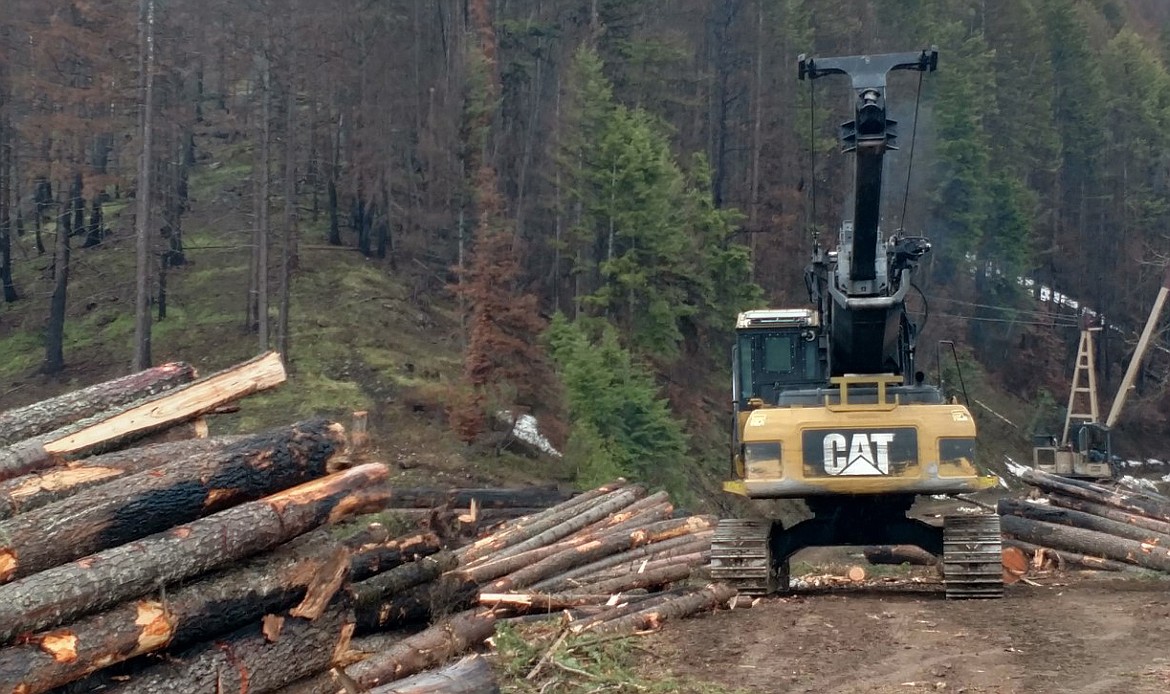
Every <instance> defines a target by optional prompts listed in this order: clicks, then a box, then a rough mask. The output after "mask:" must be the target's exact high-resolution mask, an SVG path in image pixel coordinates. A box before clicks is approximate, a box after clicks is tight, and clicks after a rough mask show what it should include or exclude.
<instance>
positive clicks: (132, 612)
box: [0, 531, 349, 694]
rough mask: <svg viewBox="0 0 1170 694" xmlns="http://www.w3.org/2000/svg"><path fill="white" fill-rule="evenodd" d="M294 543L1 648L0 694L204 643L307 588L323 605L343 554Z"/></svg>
mask: <svg viewBox="0 0 1170 694" xmlns="http://www.w3.org/2000/svg"><path fill="white" fill-rule="evenodd" d="M301 540H303V541H298V542H296V543H290V544H289V545H285V546H283V547H281V548H279V549H277V550H276V551H274V552H272V553H269V554H263V555H259V556H258V557H256V558H254V559H252V560H250V561H248V562H246V563H245V564H244V565H242V566H240V567H237V568H234V569H228V570H225V571H221V572H219V573H217V574H214V575H212V576H210V577H208V578H204V579H201V580H199V581H197V582H195V583H192V584H190V585H187V586H183V587H182V588H179V589H178V590H175V591H173V592H168V593H167V595H166V597H165V598H162V597H160V598H157V599H156V598H143V599H140V600H137V601H134V602H131V603H124V604H122V605H119V606H117V607H114V608H113V609H111V610H108V611H106V612H102V613H100V614H97V615H93V616H91V617H87V618H85V619H82V620H81V621H78V622H75V623H73V624H69V625H65V626H62V627H60V628H57V629H53V630H51V631H47V632H42V633H39V634H35V635H33V636H29V637H25V638H23V639H21V643H19V644H17V645H14V646H11V647H9V648H3V649H0V691H13V690H14V689H15V688H17V686H18V685H19V686H20V687H23V689H21V690H20V691H21V692H22V694H39V693H40V692H46V691H49V690H50V689H52V688H54V687H57V686H61V685H63V684H67V683H69V682H72V681H74V680H78V679H80V678H82V677H84V676H86V675H88V674H90V673H91V672H94V671H96V670H98V669H100V668H103V667H108V666H110V665H113V664H115V663H119V662H122V661H124V660H128V659H130V658H133V657H135V656H138V655H142V654H144V653H149V652H152V651H155V650H158V649H160V648H164V647H172V648H184V647H186V646H190V645H192V644H195V643H198V642H200V641H206V640H208V639H211V638H214V637H216V636H218V635H220V634H224V633H227V632H229V631H232V630H234V629H237V628H240V627H242V626H244V625H246V624H248V623H249V622H253V621H257V620H259V619H260V618H261V617H262V616H264V615H265V614H266V613H275V612H281V611H283V610H286V609H288V608H290V607H293V606H294V605H296V604H297V602H299V601H302V600H306V599H307V598H306V592H307V591H309V590H310V589H311V588H314V587H318V586H321V587H323V588H324V593H323V594H321V595H315V596H310V597H314V598H316V599H317V600H318V601H320V600H324V601H326V602H327V601H328V600H329V599H331V598H332V595H331V594H329V586H330V581H329V580H328V579H329V578H331V577H333V576H337V575H339V574H342V575H343V574H344V571H345V569H346V568H347V567H348V563H349V551H348V548H345V547H344V545H343V544H341V543H339V542H337V541H336V540H334V539H333V538H331V537H330V536H329V535H328V533H327V532H321V531H316V532H314V533H311V534H310V535H309V536H305V537H303V538H301ZM322 579H325V580H322ZM336 587H339V586H334V590H335V589H336Z"/></svg>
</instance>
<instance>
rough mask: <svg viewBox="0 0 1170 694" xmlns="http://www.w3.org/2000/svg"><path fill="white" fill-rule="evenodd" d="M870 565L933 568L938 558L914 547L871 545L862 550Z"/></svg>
mask: <svg viewBox="0 0 1170 694" xmlns="http://www.w3.org/2000/svg"><path fill="white" fill-rule="evenodd" d="M862 553H863V554H864V555H865V560H866V561H868V562H869V563H870V564H894V565H900V564H910V565H911V566H935V565H937V564H938V557H936V556H934V555H933V554H931V553H930V552H927V551H926V550H924V549H922V548H921V547H917V546H915V545H873V546H870V547H866V548H865V549H864V550H862Z"/></svg>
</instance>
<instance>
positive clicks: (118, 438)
mask: <svg viewBox="0 0 1170 694" xmlns="http://www.w3.org/2000/svg"><path fill="white" fill-rule="evenodd" d="M285 378H286V376H285V372H284V365H283V363H282V362H281V360H280V355H278V354H276V353H275V352H268V353H267V354H263V355H261V356H259V357H256V358H255V359H252V360H250V361H247V362H244V363H243V364H238V365H236V366H233V367H231V368H230V369H226V370H224V371H221V372H219V373H217V374H213V375H211V376H208V377H207V378H201V379H199V380H197V381H194V382H191V383H187V384H184V385H179V386H176V387H174V388H172V389H170V390H167V391H164V392H162V393H159V394H157V395H153V396H150V397H147V398H144V399H141V400H135V401H134V402H132V403H130V404H128V405H124V406H122V407H120V408H114V409H111V410H108V411H103V412H100V413H98V414H95V415H93V416H92V417H89V418H88V419H84V420H81V421H78V422H75V423H72V424H70V425H67V426H65V427H62V428H60V429H56V430H54V431H51V432H47V433H44V434H41V435H39V436H37V437H34V438H31V439H25V440H23V441H19V442H17V443H14V444H12V445H10V446H7V447H4V448H0V480H5V479H10V478H12V477H18V476H20V475H24V474H28V473H30V472H34V471H36V470H43V469H45V468H47V467H51V466H52V465H54V464H55V463H56V462H59V461H61V460H65V459H68V458H77V457H82V456H85V455H92V454H94V453H98V452H101V451H102V450H111V449H113V448H116V447H118V446H120V445H123V444H125V443H128V442H130V441H134V440H136V439H139V438H141V437H143V436H145V435H147V434H150V433H153V432H155V431H159V430H161V429H165V428H167V427H169V426H174V425H175V424H178V423H180V422H184V421H188V420H191V419H194V418H196V417H198V416H200V415H202V414H205V413H207V412H211V411H212V410H215V409H216V408H217V407H220V406H222V405H224V404H225V403H229V402H232V401H234V400H238V399H240V398H242V397H244V396H247V395H251V394H252V393H256V392H259V391H261V390H266V389H268V388H273V387H275V386H277V385H280V384H281V383H283V382H284V380H285Z"/></svg>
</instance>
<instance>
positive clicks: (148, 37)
mask: <svg viewBox="0 0 1170 694" xmlns="http://www.w3.org/2000/svg"><path fill="white" fill-rule="evenodd" d="M138 36H139V43H138V49H139V53H138V65H139V68H140V72H141V74H140V76H139V79H140V84H141V88H142V92H141V97H140V98H141V101H140V102H139V104H138V113H139V117H138V122H139V126H140V129H141V133H142V153H141V155H140V156H139V158H138V185H137V190H136V192H135V198H136V200H137V202H138V209H137V213H136V222H137V229H136V239H135V251H136V253H137V264H136V270H135V276H134V290H135V297H134V363H133V365H132V368H133V370H134V371H141V370H143V369H147V368H150V361H151V360H150V177H151V173H150V163H151V162H150V160H151V149H152V143H153V140H154V137H153V128H154V119H153V113H152V112H153V103H152V102H153V101H154V98H153V97H154V0H140V5H139V11H138Z"/></svg>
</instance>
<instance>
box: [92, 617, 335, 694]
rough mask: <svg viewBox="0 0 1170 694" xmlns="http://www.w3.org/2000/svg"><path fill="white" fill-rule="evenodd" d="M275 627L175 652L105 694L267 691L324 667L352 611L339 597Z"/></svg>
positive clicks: (250, 629)
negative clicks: (316, 613)
mask: <svg viewBox="0 0 1170 694" xmlns="http://www.w3.org/2000/svg"><path fill="white" fill-rule="evenodd" d="M279 624H280V626H279V631H278V632H277V633H275V634H274V633H273V631H272V630H269V631H268V633H265V629H264V627H263V626H262V625H261V624H259V623H257V624H254V625H252V626H249V627H246V628H244V629H240V630H238V631H236V632H234V633H233V634H231V635H229V636H227V637H225V638H223V639H220V640H217V641H214V642H211V643H205V644H200V645H198V646H195V647H193V648H191V649H189V650H187V651H185V652H182V653H179V654H178V655H176V656H175V657H174V658H172V659H170V660H169V661H167V662H165V663H161V664H159V665H156V666H154V667H152V668H149V669H148V670H146V671H145V672H142V673H141V674H139V675H137V676H134V677H132V678H131V679H130V681H128V682H126V683H125V684H122V685H120V686H116V687H114V688H113V689H111V690H109V691H110V694H175V693H177V692H183V693H184V694H248V692H270V691H273V690H276V689H279V688H280V687H283V686H285V685H286V684H290V683H292V682H295V681H296V680H298V679H300V678H302V677H306V676H308V675H311V674H313V673H314V672H319V671H320V670H322V669H324V668H327V667H329V666H330V665H332V664H333V662H334V661H335V660H336V659H337V658H339V657H340V656H341V654H342V653H344V652H345V650H346V648H347V647H348V646H349V639H350V636H351V635H352V634H353V615H352V613H351V612H350V610H349V609H348V607H347V606H346V605H345V604H344V602H340V603H338V604H336V605H334V606H333V607H330V608H329V610H327V611H326V612H325V614H323V615H322V616H321V617H320V618H318V619H316V620H308V619H299V618H296V617H292V616H284V617H283V619H282V620H281V621H280V622H279Z"/></svg>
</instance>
